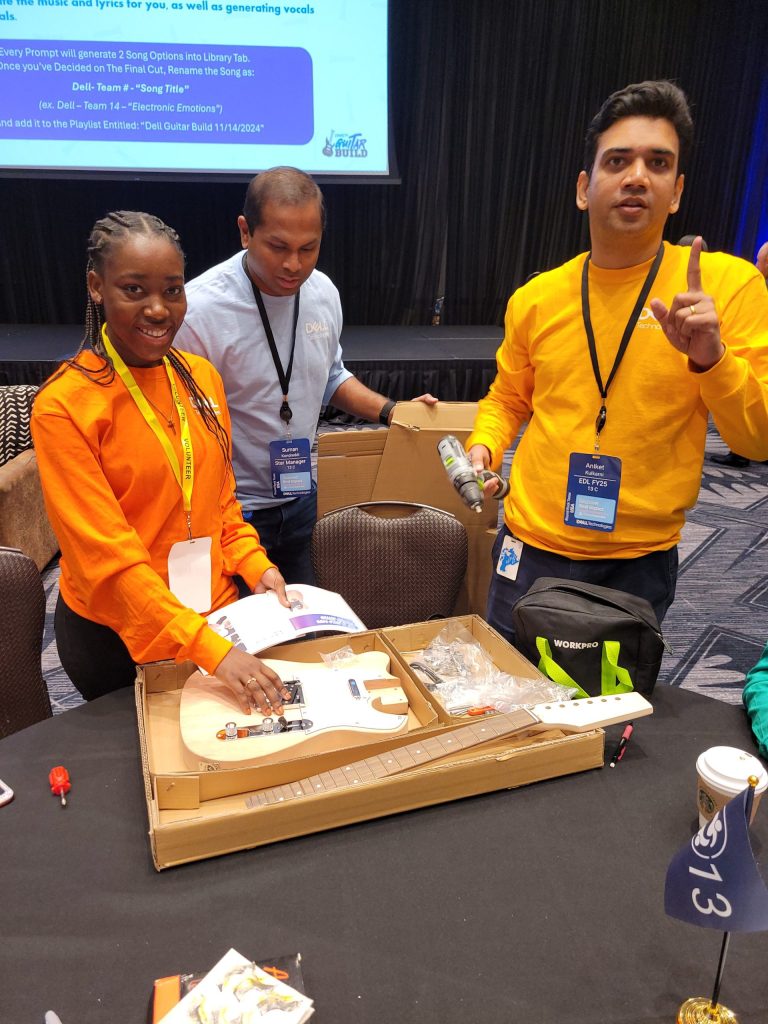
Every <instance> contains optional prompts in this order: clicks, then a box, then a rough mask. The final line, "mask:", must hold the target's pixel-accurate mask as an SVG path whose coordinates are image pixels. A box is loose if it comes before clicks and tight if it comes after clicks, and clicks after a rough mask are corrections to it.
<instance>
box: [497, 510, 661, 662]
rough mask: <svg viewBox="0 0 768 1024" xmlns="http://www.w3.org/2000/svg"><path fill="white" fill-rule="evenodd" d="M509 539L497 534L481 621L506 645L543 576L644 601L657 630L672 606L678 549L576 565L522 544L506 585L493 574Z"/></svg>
mask: <svg viewBox="0 0 768 1024" xmlns="http://www.w3.org/2000/svg"><path fill="white" fill-rule="evenodd" d="M509 536H511V533H510V531H509V528H508V527H507V526H506V525H505V526H503V527H502V528H501V529H500V530H499V533H498V536H497V537H496V542H495V543H494V545H493V556H492V558H493V568H492V570H491V585H490V587H489V589H488V608H487V611H486V619H487V620H488V622H489V623H490V625H491V626H493V628H494V629H495V630H497V631H498V632H499V633H501V635H502V636H503V637H504V638H505V640H508V641H509V642H510V643H511V644H514V643H515V632H514V629H513V627H512V608H513V607H514V605H515V603H516V602H517V601H519V599H520V598H521V597H522V596H523V595H524V594H527V593H528V591H529V590H530V588H531V587H532V586H533V584H534V583H535V582H536V580H538V579H541V577H542V576H554V577H556V578H557V579H560V580H578V581H579V582H581V583H596V584H597V585H598V586H600V587H611V588H613V589H614V590H622V591H624V593H626V594H635V596H637V597H644V598H645V599H646V601H648V602H650V604H651V605H652V606H653V610H654V611H655V612H656V618H657V619H658V620H659V625H661V622H662V620H663V618H664V616H665V615H666V613H667V609H668V608H669V606H670V605H671V604H672V601H673V600H674V597H675V587H676V585H677V561H678V559H677V547H673V548H669V550H667V551H653V552H651V554H650V555H641V556H640V557H638V558H595V559H578V560H577V559H574V558H564V557H563V556H562V555H555V554H552V552H551V551H542V550H541V548H534V547H531V545H530V544H524V545H523V550H522V554H521V556H520V564H519V567H518V570H517V579H515V580H510V579H507V578H506V577H505V576H500V575H499V574H498V573H497V572H496V566H497V564H498V561H499V553H500V551H501V546H502V544H503V543H504V538H505V537H509Z"/></svg>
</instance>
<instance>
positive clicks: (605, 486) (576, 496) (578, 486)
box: [563, 452, 621, 533]
mask: <svg viewBox="0 0 768 1024" xmlns="http://www.w3.org/2000/svg"><path fill="white" fill-rule="evenodd" d="M620 488H621V459H617V458H615V457H613V456H611V455H585V454H584V453H582V452H573V453H572V454H571V458H570V461H569V464H568V491H567V493H566V496H565V515H564V516H563V521H564V522H565V524H566V526H578V527H580V528H581V529H584V530H602V531H604V532H605V533H610V532H611V531H612V530H613V529H614V527H615V526H616V511H617V509H618V505H619V490H620Z"/></svg>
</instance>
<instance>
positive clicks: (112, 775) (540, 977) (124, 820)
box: [0, 687, 768, 1024]
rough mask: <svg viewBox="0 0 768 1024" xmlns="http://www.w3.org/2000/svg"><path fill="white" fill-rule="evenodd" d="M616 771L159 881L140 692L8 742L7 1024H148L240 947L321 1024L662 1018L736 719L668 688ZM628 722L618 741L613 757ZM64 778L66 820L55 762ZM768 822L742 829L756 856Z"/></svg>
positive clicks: (705, 938)
mask: <svg viewBox="0 0 768 1024" xmlns="http://www.w3.org/2000/svg"><path fill="white" fill-rule="evenodd" d="M654 704H655V706H656V713H655V714H654V715H653V716H652V717H651V718H645V719H642V720H640V721H639V722H638V723H637V725H636V730H635V735H634V737H633V739H632V743H631V744H630V747H629V749H628V752H627V754H626V757H625V759H624V760H623V761H622V762H621V764H620V765H619V766H618V767H617V768H616V769H614V770H610V769H608V768H604V769H602V770H597V771H591V772H584V773H581V774H579V775H573V776H568V777H563V778H560V779H555V780H552V781H550V782H542V783H537V784H535V785H531V786H527V787H524V788H522V789H518V790H515V791H511V792H501V793H494V794H488V795H485V796H480V797H474V798H471V799H467V800H462V801H457V802H455V803H452V804H446V805H442V806H439V807H433V808H426V809H424V810H420V811H414V812H412V813H408V814H401V815H397V816H394V817H390V818H384V819H380V820H378V821H372V822H367V823H363V824H360V825H354V826H350V827H347V828H341V829H336V830H334V831H330V832H325V833H319V834H317V835H314V836H307V837H304V838H301V839H297V840H292V841H290V842H284V843H279V844H276V845H273V846H268V847H262V848H260V849H256V850H251V851H246V852H243V853H237V854H230V855H229V856H225V857H220V858H216V859H214V860H208V861H202V862H199V863H196V864H190V865H186V866H183V867H178V868H171V869H169V870H166V871H164V872H161V873H159V874H158V873H157V872H155V869H154V867H153V866H152V862H151V858H150V853H149V846H148V841H147V837H146V830H147V822H146V814H145V806H144V794H143V786H142V781H141V774H140V763H139V751H138V741H137V733H136V726H135V712H134V708H133V694H132V693H131V692H129V691H127V690H124V691H120V692H117V693H114V694H110V695H109V696H107V697H103V698H101V699H100V700H97V701H95V702H94V703H92V704H89V705H86V706H83V707H80V708H77V709H75V710H73V711H68V712H66V713H65V714H63V715H60V716H58V717H57V718H55V719H52V720H50V721H47V722H43V723H41V724H40V725H36V726H33V727H31V728H30V729H27V730H25V731H23V732H21V733H18V734H16V735H15V736H11V737H9V738H8V739H6V740H3V741H2V742H0V777H2V778H3V779H4V780H5V781H6V782H7V783H8V784H9V785H10V786H12V787H13V789H14V790H15V791H16V798H15V800H14V802H13V803H11V804H9V805H7V806H5V807H2V808H0V865H2V881H3V899H2V918H1V919H0V936H1V938H0V1021H2V1022H3V1024H26V1022H28V1021H31V1022H37V1021H42V1019H43V1011H44V1010H46V1009H55V1010H56V1011H57V1012H58V1013H59V1015H60V1016H61V1018H62V1021H63V1024H91V1022H94V1024H95V1022H109V1024H131V1022H137V1024H141V1022H143V1021H144V1020H145V1014H146V1007H147V999H148V995H149V992H150V989H151V986H152V981H153V979H154V978H155V977H160V976H162V975H166V974H173V973H178V972H179V971H186V970H196V969H198V970H199V969H208V968H209V967H210V966H212V965H213V964H214V962H215V961H216V960H218V959H219V957H220V956H221V955H222V954H223V953H224V952H226V950H227V949H228V948H229V947H230V946H234V947H235V948H236V949H237V950H239V951H240V952H241V953H244V954H246V955H252V956H254V957H256V958H257V959H258V958H259V957H269V956H276V955H279V954H282V953H290V952H295V951H300V952H301V953H302V954H303V957H304V977H305V982H306V985H307V989H308V991H309V994H310V995H312V996H313V997H314V999H315V1001H316V1005H317V1013H316V1014H315V1018H314V1019H315V1020H317V1021H318V1024H352V1022H355V1024H384V1022H386V1024H392V1022H398V1024H400V1022H405V1024H410V1022H414V1024H416V1022H419V1024H422V1022H425V1024H438V1022H439V1024H453V1022H457V1024H458V1022H462V1024H481V1022H483V1024H484V1022H499V1024H501V1022H504V1024H508V1022H512V1021H526V1022H536V1024H568V1022H574V1024H602V1022H608V1021H610V1022H611V1024H630V1022H631V1024H672V1022H673V1021H674V1019H675V1014H676V1010H677V1007H678V1006H679V1004H680V1003H681V1002H682V1001H683V999H685V998H687V997H688V996H691V995H705V996H708V995H710V994H711V985H712V980H713V976H714V972H715V968H716V965H717V957H718V953H719V948H720V933H718V932H714V931H708V930H704V929H699V928H694V927H692V926H690V925H686V924H683V923H682V922H679V921H676V920H673V919H671V918H668V917H666V916H665V914H664V910H663V888H664V878H665V874H666V869H667V866H668V863H669V861H670V859H671V857H672V855H673V854H674V853H675V851H676V850H677V849H678V848H679V847H680V846H682V844H683V843H684V842H685V841H686V840H687V839H688V838H689V837H690V835H691V834H692V831H693V827H694V821H695V817H696V815H695V807H694V799H695V773H694V763H695V759H696V756H697V755H698V754H699V753H700V752H701V751H702V750H704V749H705V748H707V747H708V746H711V745H714V744H719V743H725V744H731V745H734V746H740V747H743V748H745V749H747V750H751V751H753V750H754V749H755V748H754V745H753V743H752V740H751V737H750V733H749V729H748V726H747V722H746V717H745V715H744V712H743V711H742V710H741V709H740V708H735V707H731V706H728V705H725V704H722V703H718V702H715V701H712V700H709V699H708V698H706V697H701V696H698V695H696V694H689V693H686V692H683V691H680V690H677V689H673V688H669V687H659V688H658V689H657V692H656V694H655V695H654ZM619 732H620V727H613V728H612V729H611V730H609V733H608V737H609V741H611V742H615V739H616V737H617V735H618V733H619ZM60 763H61V764H64V765H65V766H66V767H67V768H68V769H69V772H70V774H71V777H72V780H73V790H72V793H71V794H70V802H69V806H68V807H67V808H66V809H63V808H62V807H61V806H60V804H59V802H58V800H57V799H56V798H55V797H54V796H52V795H50V793H49V792H48V786H47V776H48V771H49V769H50V768H51V767H52V766H53V765H56V764H60ZM767 844H768V811H767V810H766V808H765V807H762V808H761V809H760V812H759V814H758V820H757V822H756V824H755V827H754V829H753V846H754V848H755V852H756V855H757V857H758V861H760V860H761V858H762V856H763V855H764V854H765V852H766V850H768V845H767ZM766 963H768V935H766V934H764V933H758V934H753V935H742V934H736V935H734V936H733V937H732V941H731V947H730V953H729V958H728V963H727V966H726V971H725V977H724V983H723V988H722V993H721V999H722V1001H723V1002H724V1003H725V1004H726V1005H729V1006H731V1007H732V1008H733V1009H734V1010H737V1011H738V1013H739V1015H740V1016H739V1019H740V1021H741V1024H765V1022H766V1021H767V1020H768V971H767V970H766Z"/></svg>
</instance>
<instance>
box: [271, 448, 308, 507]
mask: <svg viewBox="0 0 768 1024" xmlns="http://www.w3.org/2000/svg"><path fill="white" fill-rule="evenodd" d="M309 451H310V444H309V438H307V437H297V438H295V439H290V440H281V441H270V442H269V466H270V469H271V471H272V494H273V495H274V496H275V497H276V498H298V497H300V496H301V495H302V494H309V493H310V492H311V490H312V463H311V460H310V456H309Z"/></svg>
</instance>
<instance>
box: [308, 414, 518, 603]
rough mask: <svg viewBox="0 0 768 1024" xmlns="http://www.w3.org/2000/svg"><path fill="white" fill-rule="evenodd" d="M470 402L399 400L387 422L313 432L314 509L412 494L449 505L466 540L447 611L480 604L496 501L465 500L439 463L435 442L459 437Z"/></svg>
mask: <svg viewBox="0 0 768 1024" xmlns="http://www.w3.org/2000/svg"><path fill="white" fill-rule="evenodd" d="M476 412H477V404H476V403H475V402H438V403H437V405H433V406H429V405H424V403H423V402H398V403H397V405H396V406H395V409H394V413H393V416H392V424H391V426H390V428H389V430H346V431H340V432H337V433H333V434H320V436H319V437H318V448H317V451H318V458H317V500H318V509H317V511H318V516H321V515H324V514H325V513H326V512H330V511H332V510H333V509H337V508H344V507H345V506H346V505H357V504H361V503H364V502H367V501H411V502H417V503H419V504H423V505H432V506H434V507H435V508H440V509H444V510H445V511H446V512H451V513H452V514H453V515H455V516H456V518H457V519H458V520H459V521H460V522H461V523H463V524H464V526H465V527H466V530H467V537H468V540H469V559H468V564H467V574H466V578H465V581H464V584H463V586H462V589H461V592H460V593H459V598H458V600H457V603H456V606H455V608H454V614H462V613H465V612H476V613H477V614H480V615H481V614H483V613H484V612H485V607H486V602H487V597H488V584H489V582H490V573H491V548H492V547H493V541H494V539H495V537H496V527H497V523H498V518H499V504H498V502H497V501H495V500H493V499H490V500H488V501H486V502H485V504H484V506H483V510H482V512H481V513H480V514H478V513H477V512H473V511H472V510H471V509H470V508H468V507H467V506H466V505H465V504H464V502H463V501H462V500H461V498H460V497H459V496H458V494H457V493H456V490H455V488H454V487H453V485H452V484H451V483H450V481H449V480H448V475H447V474H446V472H445V470H444V469H443V465H442V463H441V461H440V456H439V455H438V453H437V443H438V441H440V440H441V438H443V437H445V435H446V434H453V435H454V436H455V437H457V438H458V439H459V441H461V443H462V444H464V442H465V441H466V440H467V438H468V437H469V435H470V433H471V430H472V426H473V424H474V421H475V414H476Z"/></svg>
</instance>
